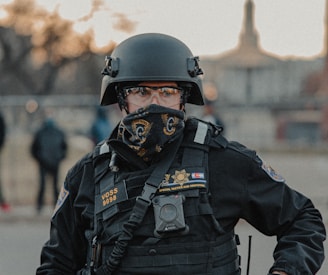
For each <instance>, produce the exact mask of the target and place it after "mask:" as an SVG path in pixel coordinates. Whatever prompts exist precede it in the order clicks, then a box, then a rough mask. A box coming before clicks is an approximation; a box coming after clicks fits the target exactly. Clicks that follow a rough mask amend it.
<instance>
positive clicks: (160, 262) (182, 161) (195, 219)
mask: <svg viewBox="0 0 328 275" xmlns="http://www.w3.org/2000/svg"><path fill="white" fill-rule="evenodd" d="M186 125H187V126H186V131H185V136H186V138H185V139H184V141H183V143H182V145H181V148H180V149H179V152H178V154H177V155H176V156H175V159H174V161H173V163H172V164H171V167H170V169H169V171H168V172H167V173H166V174H165V176H164V177H163V181H162V183H161V186H160V188H159V190H158V192H157V195H156V196H155V198H154V199H153V203H152V205H151V206H150V207H149V209H148V212H147V214H146V216H145V218H144V220H143V223H142V224H141V225H140V227H139V228H138V229H137V231H136V232H135V233H134V236H133V239H132V240H131V241H130V243H129V246H128V248H127V253H126V254H125V256H124V258H123V259H122V262H121V265H120V267H119V268H118V269H117V270H116V271H115V273H114V274H130V275H131V274H143V275H145V274H152V275H155V274H156V275H162V274H170V275H172V274H173V273H175V274H179V275H180V274H198V275H202V274H204V275H205V274H222V275H228V274H233V275H237V274H240V268H239V265H240V260H239V256H238V254H237V247H236V238H235V235H234V232H224V231H223V229H222V228H221V226H220V225H219V223H218V222H217V220H216V219H215V218H214V215H213V210H212V207H211V205H210V199H211V198H210V195H209V192H208V185H209V182H208V179H209V171H208V170H207V169H208V150H209V148H210V145H209V144H213V142H212V141H211V140H210V139H213V137H212V135H213V132H214V131H213V129H211V126H210V125H209V124H206V123H204V122H201V121H198V120H192V121H189V123H187V124H186ZM214 143H217V144H219V143H220V139H218V140H217V141H216V142H214ZM153 168H154V167H152V166H150V167H148V168H146V169H139V170H132V171H131V170H129V169H128V168H127V167H119V170H118V171H116V172H113V171H108V172H107V173H105V174H104V175H101V176H98V179H99V178H100V180H98V179H97V178H96V196H95V212H96V221H95V223H96V224H97V226H96V227H97V232H98V233H97V240H98V245H99V247H101V253H99V251H98V252H97V253H98V254H99V256H98V257H99V258H100V259H99V260H98V261H99V263H98V264H100V265H101V264H102V263H104V262H105V261H106V259H108V257H109V255H110V253H111V251H112V249H113V246H114V244H115V240H116V239H117V237H118V236H119V234H120V232H121V231H122V227H123V224H124V223H125V222H126V221H127V220H128V219H129V216H130V215H131V211H132V208H133V206H134V204H135V200H136V197H137V196H139V195H140V193H141V191H142V188H143V186H144V183H145V181H146V180H147V178H148V177H149V176H150V174H151V172H152V170H153ZM96 170H97V169H96Z"/></svg>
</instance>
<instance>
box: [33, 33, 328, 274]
mask: <svg viewBox="0 0 328 275" xmlns="http://www.w3.org/2000/svg"><path fill="white" fill-rule="evenodd" d="M136 53H137V54H136ZM201 74H202V70H201V68H200V66H199V60H198V58H197V57H193V55H192V53H191V51H190V50H189V48H188V47H187V46H186V45H185V44H184V43H182V42H181V41H180V40H178V39H176V38H174V37H171V36H167V35H164V34H156V33H150V34H141V35H137V36H133V37H131V38H129V39H127V40H125V41H123V42H122V43H121V44H119V45H118V46H117V47H116V48H115V49H114V51H113V52H112V54H111V56H109V57H107V58H106V67H105V69H104V70H103V75H104V77H103V82H102V90H101V104H102V105H110V104H114V103H118V104H119V107H120V108H121V110H122V114H123V118H122V120H121V121H120V122H119V124H118V125H117V127H116V128H115V129H114V130H113V132H112V133H111V134H110V135H109V137H108V138H107V139H106V140H105V141H104V142H102V143H100V144H98V145H97V146H96V148H95V149H94V151H92V152H90V153H89V154H87V155H86V156H85V157H83V158H82V159H80V160H79V161H78V162H77V163H76V164H75V165H74V166H73V167H72V168H71V169H70V171H69V172H68V174H67V177H66V179H65V182H64V184H63V187H62V190H61V193H60V196H59V199H58V202H57V206H56V209H55V211H54V214H53V216H52V219H51V232H50V239H49V240H48V241H47V242H46V243H45V244H44V246H43V248H42V251H41V263H40V266H39V267H38V268H37V272H36V273H37V274H39V275H41V274H115V275H121V274H143V275H145V274H152V275H154V274H156V275H163V274H179V275H180V274H197V275H205V274H206V275H209V274H216V275H217V274H220V275H228V274H231V275H237V274H241V270H240V258H239V255H238V251H237V244H238V238H236V236H235V233H234V228H235V226H236V224H237V223H238V221H239V220H240V219H244V220H246V221H247V222H248V223H249V224H251V225H252V226H254V227H255V228H256V229H257V230H259V231H260V232H262V233H263V234H265V235H268V236H276V237H277V245H276V248H275V250H274V253H273V257H274V263H273V265H272V266H271V267H268V272H269V274H281V275H286V274H288V275H306V274H315V273H316V272H317V271H318V270H319V269H320V267H321V265H322V262H323V260H324V249H323V241H324V240H325V237H326V232H325V227H324V224H323V222H322V218H321V215H320V212H319V211H318V210H317V209H316V208H315V207H314V205H313V204H312V202H311V200H310V199H309V198H307V197H306V196H304V195H303V194H301V193H299V192H297V191H295V190H293V189H292V188H290V187H289V186H288V185H287V184H286V182H285V180H284V178H283V177H282V176H280V175H279V174H278V173H276V172H275V171H274V170H273V169H272V168H271V167H269V166H267V165H266V164H265V163H264V162H263V160H262V159H261V158H260V157H259V156H258V155H257V153H256V152H255V151H253V150H250V149H248V148H246V147H245V146H243V145H242V144H240V143H238V142H231V141H228V140H227V139H226V138H225V137H224V136H223V135H222V127H221V126H220V125H214V124H212V123H208V122H205V121H202V120H200V119H197V118H191V117H186V112H185V104H186V103H191V104H196V105H202V104H204V101H203V96H202V83H201V78H200V75H201Z"/></svg>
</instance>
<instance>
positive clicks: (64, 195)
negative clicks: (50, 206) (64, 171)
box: [52, 186, 69, 216]
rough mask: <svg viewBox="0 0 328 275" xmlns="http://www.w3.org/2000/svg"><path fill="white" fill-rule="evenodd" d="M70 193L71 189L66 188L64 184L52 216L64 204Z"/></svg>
mask: <svg viewBox="0 0 328 275" xmlns="http://www.w3.org/2000/svg"><path fill="white" fill-rule="evenodd" d="M68 195H69V191H68V190H66V189H65V187H64V186H62V188H61V190H60V193H59V196H58V199H57V203H56V207H55V210H54V213H53V214H52V216H54V215H55V214H56V212H57V211H58V209H59V208H60V207H61V206H62V205H63V203H64V202H65V200H66V198H67V197H68Z"/></svg>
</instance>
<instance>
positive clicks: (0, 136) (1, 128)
mask: <svg viewBox="0 0 328 275" xmlns="http://www.w3.org/2000/svg"><path fill="white" fill-rule="evenodd" d="M5 138H6V123H5V119H4V117H3V114H2V113H1V111H0V207H1V210H2V211H4V212H8V211H10V205H9V204H8V203H7V202H6V200H5V197H4V194H3V190H2V173H1V172H2V171H1V168H2V166H1V152H2V149H3V147H4V143H5Z"/></svg>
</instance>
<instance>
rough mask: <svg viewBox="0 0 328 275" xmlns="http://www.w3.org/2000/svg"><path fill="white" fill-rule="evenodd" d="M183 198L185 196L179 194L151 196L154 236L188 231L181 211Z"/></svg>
mask: <svg viewBox="0 0 328 275" xmlns="http://www.w3.org/2000/svg"><path fill="white" fill-rule="evenodd" d="M184 200H185V197H184V196H183V195H181V194H173V195H159V196H156V197H154V198H153V200H152V203H153V207H154V215H155V230H154V235H155V236H156V237H160V238H161V237H165V235H167V234H169V233H176V234H186V233H188V231H189V227H188V225H186V223H185V218H184V213H183V202H184ZM170 235H171V234H170Z"/></svg>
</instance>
